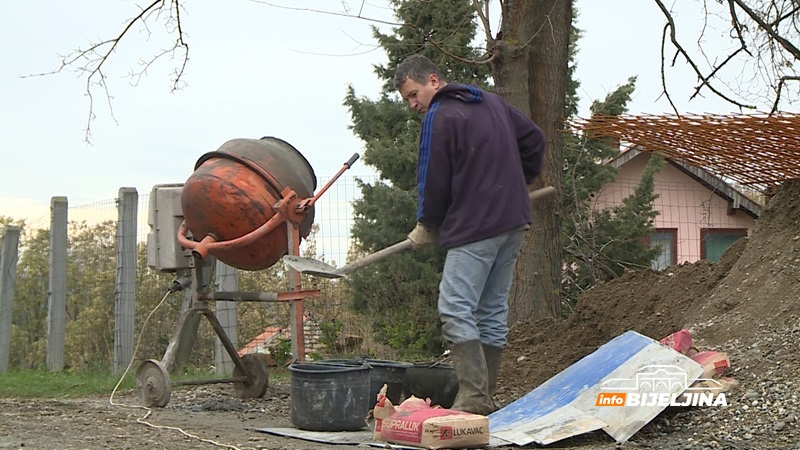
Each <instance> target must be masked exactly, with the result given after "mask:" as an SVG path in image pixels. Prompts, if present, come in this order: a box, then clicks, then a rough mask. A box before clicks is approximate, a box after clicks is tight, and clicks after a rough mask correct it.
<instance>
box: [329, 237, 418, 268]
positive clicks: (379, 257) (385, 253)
mask: <svg viewBox="0 0 800 450" xmlns="http://www.w3.org/2000/svg"><path fill="white" fill-rule="evenodd" d="M410 248H411V240H410V239H406V240H405V241H401V242H398V243H397V244H394V245H390V246H389V247H386V248H384V249H383V250H378V251H377V252H375V253H373V254H371V255H367V256H365V257H363V258H361V259H358V260H356V261H353V262H351V263H350V264H347V265H346V266H342V268H341V269H339V270H338V271H337V272H339V273H340V274H342V275H349V274H351V273H353V272H355V271H356V270H358V269H360V268H362V267H364V266H366V265H369V264H373V263H376V262H378V261H383V260H384V259H386V258H388V257H389V256H392V255H394V254H395V253H400V252H402V251H405V250H408V249H410Z"/></svg>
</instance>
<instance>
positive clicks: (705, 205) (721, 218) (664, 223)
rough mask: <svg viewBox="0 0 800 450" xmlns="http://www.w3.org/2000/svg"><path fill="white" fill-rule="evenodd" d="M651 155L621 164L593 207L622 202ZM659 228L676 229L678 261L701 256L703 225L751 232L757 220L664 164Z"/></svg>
mask: <svg viewBox="0 0 800 450" xmlns="http://www.w3.org/2000/svg"><path fill="white" fill-rule="evenodd" d="M649 159H650V154H649V153H641V154H639V155H638V156H636V157H634V158H633V159H631V160H630V161H628V162H627V163H625V164H624V165H623V166H622V167H620V168H619V171H618V173H617V179H616V180H615V181H614V182H613V183H609V184H608V185H607V186H605V187H604V188H603V189H602V191H601V192H600V193H599V194H598V195H597V196H596V197H595V199H594V207H595V208H596V209H598V210H599V209H603V208H606V207H609V206H614V205H619V204H620V203H621V202H622V200H623V199H624V198H625V197H627V196H628V195H630V194H631V193H632V192H633V190H634V189H635V188H636V186H637V185H638V184H639V180H640V179H641V175H642V172H644V168H645V166H646V165H647V161H648V160H649ZM654 182H655V191H656V193H657V194H658V195H659V197H658V198H657V199H656V200H655V202H654V206H655V209H656V210H657V211H658V212H659V215H658V217H656V219H655V226H656V228H673V229H677V233H678V236H677V263H678V264H680V263H683V262H694V261H697V260H699V259H700V256H701V251H700V249H701V247H700V230H701V229H702V228H722V229H726V228H727V229H734V228H735V229H747V234H748V235H749V234H750V232H751V231H752V229H753V226H754V225H755V220H754V219H753V218H752V217H750V216H749V215H747V214H746V213H744V212H742V211H739V210H736V212H735V213H734V214H733V215H728V201H727V200H726V199H725V198H723V197H720V196H719V195H717V194H715V193H714V192H712V191H711V190H710V189H709V188H707V187H705V186H704V185H702V184H700V183H699V182H698V181H697V180H695V179H694V178H692V177H690V176H689V175H687V174H685V173H684V172H682V171H681V170H680V169H678V168H676V167H675V166H673V165H671V164H664V166H663V167H662V169H661V170H660V171H659V172H658V173H657V174H656V175H655V179H654Z"/></svg>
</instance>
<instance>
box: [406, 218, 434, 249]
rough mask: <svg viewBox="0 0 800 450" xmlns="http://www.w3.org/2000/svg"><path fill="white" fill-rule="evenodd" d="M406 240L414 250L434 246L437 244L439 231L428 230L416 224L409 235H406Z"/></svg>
mask: <svg viewBox="0 0 800 450" xmlns="http://www.w3.org/2000/svg"><path fill="white" fill-rule="evenodd" d="M408 240H410V241H411V246H412V247H414V249H415V250H416V249H418V248H421V247H425V246H428V245H436V244H437V243H438V242H439V230H437V229H435V228H428V227H426V226H425V225H423V224H421V223H419V222H417V226H416V227H414V229H413V230H411V233H408Z"/></svg>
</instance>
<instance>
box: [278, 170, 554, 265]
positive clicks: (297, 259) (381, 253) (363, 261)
mask: <svg viewBox="0 0 800 450" xmlns="http://www.w3.org/2000/svg"><path fill="white" fill-rule="evenodd" d="M555 192H556V188H554V187H552V186H547V187H543V188H541V189H537V190H535V191H531V192H530V193H529V194H528V198H529V199H530V200H531V201H532V202H533V201H537V200H540V199H542V198H544V197H547V196H550V195H552V194H553V193H555ZM410 248H411V240H409V239H406V240H404V241H401V242H398V243H397V244H394V245H390V246H389V247H386V248H384V249H383V250H378V251H377V252H375V253H372V254H370V255H367V256H364V257H363V258H360V259H357V260H355V261H353V262H351V263H350V264H347V265H345V266H342V267H339V268H338V269H337V268H336V267H333V266H331V265H330V264H327V263H324V262H322V261H318V260H316V259H312V258H303V257H301V256H292V255H286V256H284V257H283V262H285V263H286V264H287V265H288V266H289V267H291V268H292V269H294V270H296V271H298V272H300V273H304V274H308V275H315V276H318V277H322V278H340V277H343V276H346V275H350V274H351V273H353V272H355V271H356V270H358V269H361V268H362V267H364V266H368V265H370V264H373V263H376V262H378V261H383V260H384V259H386V258H388V257H389V256H391V255H394V254H395V253H400V252H403V251H406V250H408V249H410Z"/></svg>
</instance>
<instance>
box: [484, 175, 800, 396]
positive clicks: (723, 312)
mask: <svg viewBox="0 0 800 450" xmlns="http://www.w3.org/2000/svg"><path fill="white" fill-rule="evenodd" d="M798 274H800V180H797V181H793V182H788V183H784V185H783V186H782V187H781V188H780V189H778V191H777V193H776V194H775V196H773V197H772V198H771V199H770V201H769V203H768V205H767V206H766V208H765V209H764V211H763V212H762V215H761V217H760V218H759V219H758V221H757V223H756V226H755V228H754V230H753V232H752V233H751V236H750V237H749V238H743V239H741V240H739V241H738V242H737V243H735V244H734V245H733V246H732V247H731V248H729V249H728V251H726V253H725V254H724V255H723V258H722V260H721V261H720V262H718V263H710V262H708V261H699V262H696V263H693V264H683V265H678V266H674V267H671V268H669V269H667V270H664V271H662V272H656V271H650V270H644V271H631V272H628V273H626V274H625V275H623V276H622V277H620V278H617V279H615V280H612V281H610V282H607V283H603V284H600V285H597V286H595V287H594V288H592V289H591V290H589V291H587V292H586V293H585V294H584V295H583V296H582V297H581V299H580V301H579V302H578V304H577V307H576V309H575V311H574V312H573V314H572V315H571V316H570V317H569V318H568V319H567V320H563V321H557V320H541V321H530V322H524V323H518V324H516V325H515V326H513V327H512V329H511V331H510V333H509V340H508V346H507V349H506V352H505V353H504V359H503V367H502V371H501V378H500V380H499V382H498V385H499V392H498V394H499V397H500V398H501V399H502V400H505V401H511V400H514V399H516V398H519V397H520V396H522V395H524V394H525V393H527V392H529V391H531V390H532V389H534V388H535V387H536V386H538V385H540V384H541V383H543V382H544V381H546V380H547V379H549V378H550V377H552V376H554V375H556V374H557V373H558V372H560V371H562V370H564V369H565V368H566V367H568V366H569V365H571V364H572V363H574V362H576V361H577V360H579V359H581V358H583V357H584V356H586V355H588V354H590V353H591V352H593V351H594V350H595V349H597V348H598V347H599V346H601V345H602V344H604V343H606V342H608V341H609V340H611V339H612V338H614V337H615V336H618V335H619V334H622V333H624V332H625V331H628V330H634V331H637V332H639V333H641V334H644V335H646V336H649V337H651V338H653V339H661V338H662V337H664V336H667V335H669V334H670V333H673V332H675V331H678V330H680V329H682V328H688V329H689V330H690V331H691V332H692V336H693V338H694V340H695V344H696V346H697V347H698V348H700V349H701V350H705V349H710V348H713V349H717V350H720V351H725V352H727V353H728V355H729V357H730V359H731V364H732V369H733V373H732V375H733V376H734V377H736V378H737V379H739V380H740V381H746V380H747V379H757V378H758V377H761V376H764V375H765V374H769V375H770V376H774V377H778V378H783V377H792V378H788V379H796V378H794V377H797V376H798V375H800V370H798V359H797V357H796V356H794V352H792V351H791V350H790V349H791V348H792V347H794V348H796V346H797V344H800V321H799V320H798V317H800V308H799V307H798V298H800V275H798ZM776 362H778V364H777V365H776V364H775V363H776Z"/></svg>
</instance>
